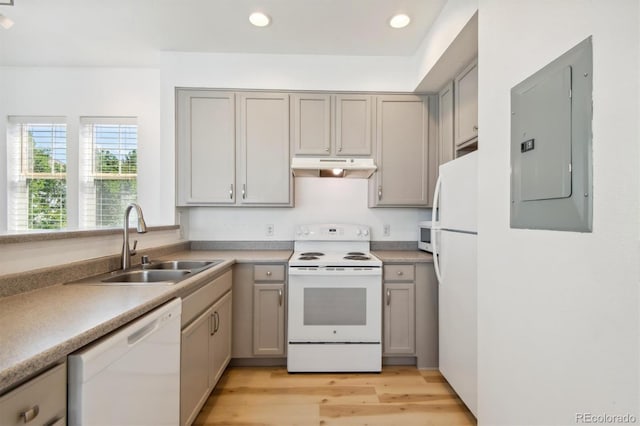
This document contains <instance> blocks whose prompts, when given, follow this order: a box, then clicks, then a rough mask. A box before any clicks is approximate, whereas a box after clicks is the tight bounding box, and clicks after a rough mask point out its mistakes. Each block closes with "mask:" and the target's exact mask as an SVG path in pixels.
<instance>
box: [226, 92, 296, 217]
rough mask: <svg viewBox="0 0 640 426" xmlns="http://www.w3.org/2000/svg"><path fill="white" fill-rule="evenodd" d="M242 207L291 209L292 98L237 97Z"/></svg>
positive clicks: (250, 94) (274, 94)
mask: <svg viewBox="0 0 640 426" xmlns="http://www.w3.org/2000/svg"><path fill="white" fill-rule="evenodd" d="M238 98H239V100H238V104H239V105H238V109H239V113H238V117H239V120H238V121H239V124H238V125H239V130H238V137H239V139H240V159H239V165H238V167H239V169H240V177H239V182H238V183H239V184H240V185H241V188H239V190H240V197H241V198H240V200H239V201H240V203H241V204H243V205H251V204H258V205H260V204H275V205H291V199H292V194H291V169H290V164H289V160H290V156H289V95H287V94H283V93H242V94H239V95H238Z"/></svg>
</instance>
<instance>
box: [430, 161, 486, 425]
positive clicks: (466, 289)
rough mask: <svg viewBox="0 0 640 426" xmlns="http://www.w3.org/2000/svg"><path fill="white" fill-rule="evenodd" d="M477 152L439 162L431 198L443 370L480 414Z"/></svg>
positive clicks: (460, 394) (468, 403)
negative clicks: (443, 162) (440, 163)
mask: <svg viewBox="0 0 640 426" xmlns="http://www.w3.org/2000/svg"><path fill="white" fill-rule="evenodd" d="M477 185H478V153H477V151H476V152H472V153H470V154H467V155H465V156H463V157H460V158H457V159H455V160H453V161H450V162H448V163H445V164H443V165H441V166H440V177H439V178H438V183H437V184H436V192H435V196H434V203H433V237H432V241H433V255H434V267H435V270H436V275H437V277H438V282H439V285H438V328H439V365H440V372H441V373H442V375H443V376H444V377H445V378H446V379H447V381H448V382H449V384H450V385H451V386H452V387H453V389H454V390H455V391H456V393H457V394H458V395H459V396H460V398H461V399H462V400H463V401H464V403H465V404H466V405H467V407H468V408H469V410H471V412H472V413H473V414H474V415H475V416H476V417H477V404H478V362H477V355H478V349H477V341H478V337H477V336H478V333H477V288H476V287H477V263H478V262H477V239H478V227H477V198H478V188H477Z"/></svg>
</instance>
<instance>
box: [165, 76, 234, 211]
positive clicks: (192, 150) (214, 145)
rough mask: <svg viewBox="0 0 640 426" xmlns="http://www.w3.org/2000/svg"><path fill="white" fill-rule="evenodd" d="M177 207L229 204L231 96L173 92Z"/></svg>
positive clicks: (231, 189)
mask: <svg viewBox="0 0 640 426" xmlns="http://www.w3.org/2000/svg"><path fill="white" fill-rule="evenodd" d="M176 97H177V99H176V103H177V122H176V138H177V140H176V144H177V149H176V151H177V170H176V179H177V204H178V205H179V206H185V205H194V204H195V205H197V204H233V203H234V202H235V201H234V198H235V157H236V151H235V146H236V138H235V95H234V94H233V93H229V92H215V91H208V90H182V89H179V90H178V91H177V92H176Z"/></svg>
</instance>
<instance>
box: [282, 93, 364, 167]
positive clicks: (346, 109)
mask: <svg viewBox="0 0 640 426" xmlns="http://www.w3.org/2000/svg"><path fill="white" fill-rule="evenodd" d="M291 99H292V110H291V121H292V131H291V133H292V135H293V150H294V153H295V155H320V156H370V155H371V153H372V148H371V140H372V137H371V134H372V121H373V114H372V107H371V105H372V97H371V95H366V94H340V95H332V94H322V93H296V94H293V95H291Z"/></svg>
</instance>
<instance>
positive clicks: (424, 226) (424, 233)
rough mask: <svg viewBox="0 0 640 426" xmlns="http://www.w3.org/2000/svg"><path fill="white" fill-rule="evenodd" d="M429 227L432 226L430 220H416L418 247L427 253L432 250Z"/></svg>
mask: <svg viewBox="0 0 640 426" xmlns="http://www.w3.org/2000/svg"><path fill="white" fill-rule="evenodd" d="M431 228H433V222H432V221H430V220H427V221H423V222H418V249H420V250H423V251H428V252H429V253H432V252H433V245H432V244H431V239H432V238H431Z"/></svg>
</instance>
